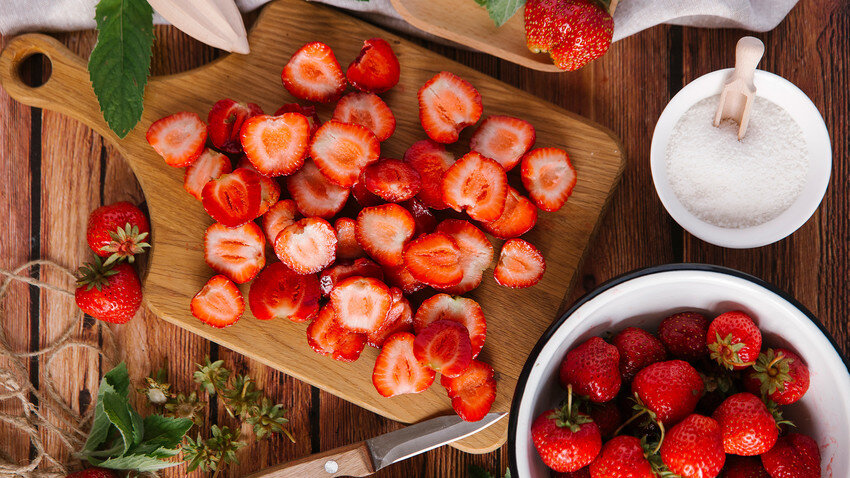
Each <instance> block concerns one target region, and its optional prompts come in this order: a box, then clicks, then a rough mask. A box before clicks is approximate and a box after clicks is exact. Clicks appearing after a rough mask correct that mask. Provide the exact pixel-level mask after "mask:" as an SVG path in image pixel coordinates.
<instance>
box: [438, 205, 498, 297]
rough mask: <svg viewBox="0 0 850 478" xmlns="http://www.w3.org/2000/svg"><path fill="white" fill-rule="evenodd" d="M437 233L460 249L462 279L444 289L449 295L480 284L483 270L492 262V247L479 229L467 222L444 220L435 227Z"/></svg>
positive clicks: (466, 290) (463, 291) (457, 293)
mask: <svg viewBox="0 0 850 478" xmlns="http://www.w3.org/2000/svg"><path fill="white" fill-rule="evenodd" d="M437 232H442V233H443V234H448V235H449V236H451V237H452V239H454V240H455V243H456V244H457V246H458V248H459V249H460V268H461V270H462V271H463V279H461V281H460V282H459V283H458V284H457V285H455V286H452V287H448V288H445V289H443V290H445V291H446V292H449V293H451V294H456V295H461V294H465V293H467V292H469V291H471V290H472V289H475V288H476V287H478V285H479V284H481V279H482V277H484V270H485V269H487V267H489V266H490V262H492V261H493V245H492V244H490V241H488V240H487V236H485V235H484V233H483V232H481V230H480V229H478V228H477V227H475V226H473V225H472V224H470V223H469V222H468V221H462V220H460V219H446V220H445V221H443V222H441V223H440V225H438V226H437Z"/></svg>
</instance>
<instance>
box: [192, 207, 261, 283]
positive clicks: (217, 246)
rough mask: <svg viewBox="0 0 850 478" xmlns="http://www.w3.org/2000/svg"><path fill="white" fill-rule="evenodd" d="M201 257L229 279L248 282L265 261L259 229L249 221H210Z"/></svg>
mask: <svg viewBox="0 0 850 478" xmlns="http://www.w3.org/2000/svg"><path fill="white" fill-rule="evenodd" d="M204 260H205V261H206V262H207V264H208V265H209V266H210V267H212V269H213V270H214V271H216V272H217V273H219V274H224V275H225V276H227V278H228V279H230V280H232V281H233V282H236V283H237V284H244V283H246V282H248V281H249V280H251V279H253V278H254V276H255V275H257V273H258V272H260V270H261V269H262V268H263V267H264V266H265V265H266V237H265V235H264V234H263V230H262V229H260V226H258V225H256V224H255V223H253V222H248V223H246V224H243V225H241V226H239V227H235V228H229V227H225V226H224V225H222V224H221V223H218V222H217V223H215V224H213V225H211V226H210V227H208V228H207V232H206V234H204Z"/></svg>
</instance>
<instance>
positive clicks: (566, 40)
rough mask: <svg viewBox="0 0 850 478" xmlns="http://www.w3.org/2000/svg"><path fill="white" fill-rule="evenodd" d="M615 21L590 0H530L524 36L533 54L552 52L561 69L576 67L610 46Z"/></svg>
mask: <svg viewBox="0 0 850 478" xmlns="http://www.w3.org/2000/svg"><path fill="white" fill-rule="evenodd" d="M613 34H614V20H613V18H611V15H610V14H609V13H608V12H607V11H605V10H604V9H603V8H602V7H600V6H599V4H597V3H595V2H593V1H591V0H529V1H528V2H526V4H525V38H526V44H527V46H528V49H529V50H531V51H532V52H534V53H540V52H549V55H550V56H551V57H552V60H553V61H554V62H555V65H556V66H557V67H558V68H560V69H562V70H577V69H579V68H581V67H583V66H584V65H586V64H588V63H589V62H591V61H593V60H595V59H597V58H599V57H600V56H602V55H604V54H605V52H606V51H608V47H609V46H611V37H612V36H613Z"/></svg>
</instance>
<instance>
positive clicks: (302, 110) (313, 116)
mask: <svg viewBox="0 0 850 478" xmlns="http://www.w3.org/2000/svg"><path fill="white" fill-rule="evenodd" d="M284 113H298V114H302V115H304V116H305V117H306V118H307V121H309V122H310V137H311V138H312V137H313V135H314V134H315V133H316V130H317V129H319V126H320V125H321V124H322V122H321V120H319V113H318V112H316V107H315V106H313V105H307V106H302V105H299V104H298V103H286V104H285V105H283V106H281V107H280V108H278V109H277V111H275V112H274V115H275V116H279V115H282V114H284Z"/></svg>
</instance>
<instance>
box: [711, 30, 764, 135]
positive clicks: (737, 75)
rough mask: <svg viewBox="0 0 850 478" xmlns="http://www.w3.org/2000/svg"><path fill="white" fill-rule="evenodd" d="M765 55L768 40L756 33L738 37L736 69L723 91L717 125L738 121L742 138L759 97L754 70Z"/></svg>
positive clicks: (715, 123)
mask: <svg viewBox="0 0 850 478" xmlns="http://www.w3.org/2000/svg"><path fill="white" fill-rule="evenodd" d="M762 55H764V43H762V42H761V40H759V39H758V38H755V37H743V38H741V39H740V40H738V46H737V47H736V48H735V71H733V72H732V74H731V75H730V76H729V79H728V80H726V85H725V86H724V87H723V92H721V93H720V104H719V105H717V113H716V114H715V115H714V126H715V127H716V126H720V122H721V121H723V120H725V119H727V118H728V119H732V120H735V121H736V122H737V123H738V140H739V141H740V140H741V139H742V138H743V137H744V135H745V134H747V123H749V121H750V107H751V106H752V105H753V100H755V98H756V87H755V85H754V84H753V74H754V73H755V71H756V65H758V64H759V61H760V60H761V57H762Z"/></svg>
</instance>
